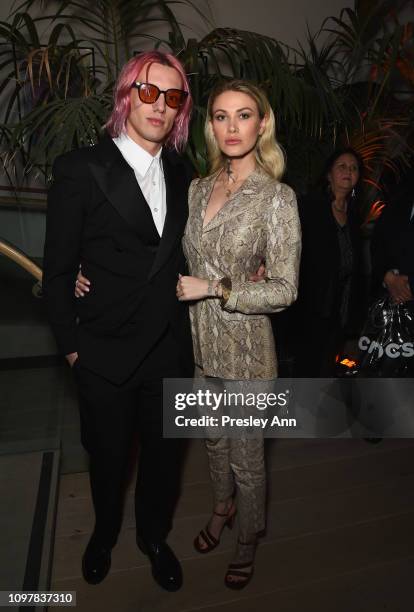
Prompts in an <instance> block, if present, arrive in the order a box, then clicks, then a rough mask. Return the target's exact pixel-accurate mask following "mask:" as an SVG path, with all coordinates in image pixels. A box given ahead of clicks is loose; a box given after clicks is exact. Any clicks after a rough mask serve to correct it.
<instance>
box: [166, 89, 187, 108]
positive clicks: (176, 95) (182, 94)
mask: <svg viewBox="0 0 414 612" xmlns="http://www.w3.org/2000/svg"><path fill="white" fill-rule="evenodd" d="M186 97H187V92H186V91H181V89H169V90H168V91H167V92H166V94H165V102H166V104H168V106H170V107H171V108H179V107H180V106H181V105H182V104H184V100H185V99H186Z"/></svg>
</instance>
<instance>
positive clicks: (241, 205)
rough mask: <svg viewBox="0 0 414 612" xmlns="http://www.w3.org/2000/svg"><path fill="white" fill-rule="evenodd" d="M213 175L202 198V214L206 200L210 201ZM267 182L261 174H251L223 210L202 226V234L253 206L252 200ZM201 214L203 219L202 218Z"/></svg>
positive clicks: (267, 179) (205, 206)
mask: <svg viewBox="0 0 414 612" xmlns="http://www.w3.org/2000/svg"><path fill="white" fill-rule="evenodd" d="M214 178H215V175H213V176H212V177H209V181H210V179H213V180H211V182H210V183H209V186H208V190H207V191H206V193H205V197H204V203H203V206H204V214H205V210H206V208H207V204H208V200H209V199H210V195H211V191H212V188H213V185H214ZM268 181H269V177H268V176H267V175H265V174H264V173H261V172H253V173H252V174H251V175H250V176H249V177H248V178H247V179H246V180H245V182H244V184H243V185H242V186H241V188H240V189H238V190H237V191H235V192H234V193H233V194H232V195H231V196H230V198H229V199H228V200H227V202H226V203H225V204H224V206H223V208H221V209H220V210H219V212H218V213H217V214H216V215H214V217H213V218H212V219H211V221H209V222H208V223H207V225H205V226H204V228H203V229H202V233H203V234H204V233H206V232H210V231H211V230H213V229H215V228H216V227H218V226H220V225H222V224H223V223H227V222H228V221H229V220H230V219H232V218H233V217H237V216H238V215H241V214H242V213H243V212H245V210H246V209H248V208H251V206H252V205H253V204H254V200H255V199H256V198H257V197H258V195H259V194H260V193H261V191H262V188H263V186H264V183H266V182H268ZM204 214H203V218H204Z"/></svg>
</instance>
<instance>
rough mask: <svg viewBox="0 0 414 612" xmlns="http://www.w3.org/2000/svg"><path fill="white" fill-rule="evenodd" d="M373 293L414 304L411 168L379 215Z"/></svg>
mask: <svg viewBox="0 0 414 612" xmlns="http://www.w3.org/2000/svg"><path fill="white" fill-rule="evenodd" d="M371 253H372V276H373V292H374V294H377V295H378V293H380V292H381V291H382V292H383V290H384V288H386V290H387V292H388V294H389V295H390V297H391V299H392V300H393V301H394V302H396V303H399V304H409V306H410V307H411V308H412V307H413V306H414V302H413V299H414V297H413V296H414V179H413V172H412V170H411V171H410V172H409V174H408V175H407V177H406V178H405V180H404V181H403V183H402V184H401V185H400V187H399V189H398V191H397V192H396V194H395V195H394V197H393V198H392V200H391V201H390V203H389V205H388V206H387V207H386V208H385V210H384V212H383V213H382V215H381V216H380V218H379V219H378V221H377V223H376V225H375V230H374V235H373V239H372V242H371Z"/></svg>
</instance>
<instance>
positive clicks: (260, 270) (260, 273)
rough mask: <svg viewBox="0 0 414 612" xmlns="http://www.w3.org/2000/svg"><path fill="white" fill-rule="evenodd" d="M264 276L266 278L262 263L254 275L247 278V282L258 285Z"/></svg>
mask: <svg viewBox="0 0 414 612" xmlns="http://www.w3.org/2000/svg"><path fill="white" fill-rule="evenodd" d="M265 276H266V267H265V264H264V262H262V263H261V264H260V266H259V267H258V269H257V272H256V274H252V275H251V276H250V277H249V280H250V281H253V282H254V283H258V282H259V281H262V280H264V277H265Z"/></svg>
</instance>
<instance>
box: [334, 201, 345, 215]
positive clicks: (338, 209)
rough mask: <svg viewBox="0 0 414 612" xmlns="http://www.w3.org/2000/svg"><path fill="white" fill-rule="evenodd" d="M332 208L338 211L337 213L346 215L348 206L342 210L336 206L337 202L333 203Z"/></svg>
mask: <svg viewBox="0 0 414 612" xmlns="http://www.w3.org/2000/svg"><path fill="white" fill-rule="evenodd" d="M332 208H334V209H335V210H336V212H339V213H342V214H345V215H346V206H344V208H340V207H339V206H336V204H335V200H334V201H333V202H332Z"/></svg>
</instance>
